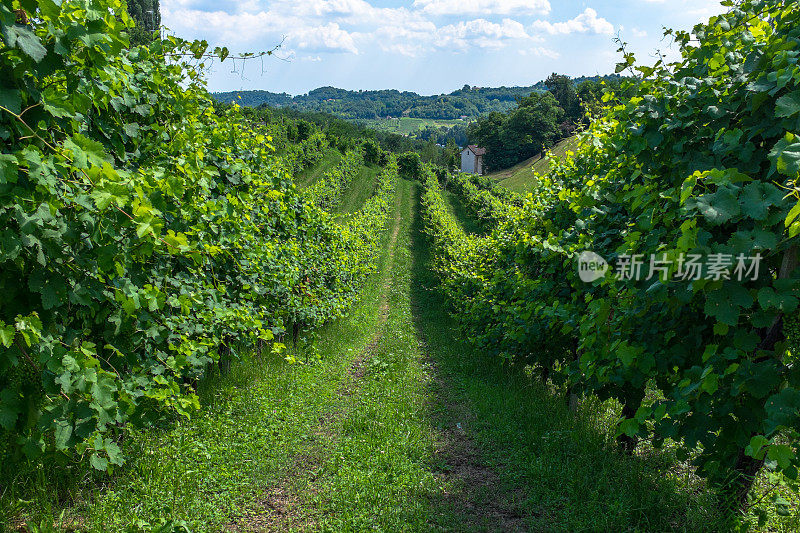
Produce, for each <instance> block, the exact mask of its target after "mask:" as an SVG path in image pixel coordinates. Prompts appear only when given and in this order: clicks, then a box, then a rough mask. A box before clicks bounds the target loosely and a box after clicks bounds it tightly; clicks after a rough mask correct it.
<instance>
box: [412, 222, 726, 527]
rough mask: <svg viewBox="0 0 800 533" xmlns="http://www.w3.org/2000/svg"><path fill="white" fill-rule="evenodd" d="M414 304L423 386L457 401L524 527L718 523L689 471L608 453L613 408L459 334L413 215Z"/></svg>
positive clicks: (662, 460)
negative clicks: (678, 472) (574, 406)
mask: <svg viewBox="0 0 800 533" xmlns="http://www.w3.org/2000/svg"><path fill="white" fill-rule="evenodd" d="M415 225H416V226H417V231H416V232H415V234H416V235H417V237H416V239H415V242H414V249H415V250H416V254H417V259H416V261H415V268H414V272H413V281H412V284H411V287H413V293H412V295H411V298H412V301H413V307H414V309H415V310H416V314H415V324H416V327H417V330H418V334H419V335H420V336H421V337H424V338H425V339H426V345H427V346H428V348H429V351H430V357H431V358H433V359H434V360H435V361H436V362H437V363H438V365H437V367H438V369H439V372H440V373H441V376H440V377H441V382H442V384H443V385H442V387H441V389H440V390H439V391H436V390H434V391H432V392H431V394H432V395H433V396H437V395H439V396H440V397H443V398H444V401H446V402H447V403H451V404H457V405H459V404H460V405H464V406H466V408H467V411H468V413H469V414H468V415H467V416H468V419H467V420H462V422H461V423H462V425H463V426H464V427H465V428H466V429H467V434H469V435H470V436H472V437H473V438H474V439H475V441H476V442H477V443H478V445H479V448H480V450H481V451H482V459H483V460H484V461H485V462H486V463H487V464H489V465H490V466H492V467H493V468H494V469H495V470H496V471H497V472H498V473H499V475H500V479H501V486H500V487H498V490H517V491H520V494H519V498H520V500H521V501H520V502H519V504H518V505H519V507H520V513H521V514H522V515H523V516H525V517H527V524H528V526H529V527H530V529H531V530H533V531H670V530H679V531H708V530H719V529H724V528H723V526H722V525H721V522H720V517H719V516H718V514H717V512H716V511H715V506H714V501H713V499H712V497H711V495H709V494H708V493H707V492H705V491H704V490H703V489H702V487H701V486H699V485H698V484H697V483H696V482H695V481H694V480H692V479H691V478H690V480H689V481H688V482H687V481H685V479H682V478H678V477H675V476H672V477H665V476H664V475H663V473H662V472H663V468H664V467H665V466H669V465H671V464H672V461H673V458H671V457H669V456H668V455H665V454H657V453H654V454H653V455H652V456H651V457H650V458H643V457H630V456H626V455H623V454H620V453H619V452H617V451H616V449H615V447H614V445H613V443H612V440H613V439H612V434H611V433H610V427H611V424H612V422H613V420H614V413H613V412H612V411H610V410H609V409H608V408H607V407H606V406H605V405H602V404H600V403H599V402H596V401H591V400H587V401H585V402H584V403H583V406H582V408H581V410H580V412H578V413H573V412H571V411H570V410H569V409H568V408H567V406H566V402H565V401H564V399H563V398H562V397H561V396H559V395H558V394H555V393H554V392H552V391H551V390H550V389H549V388H548V387H546V386H545V385H543V384H541V383H539V382H538V381H536V380H535V379H533V378H531V377H530V376H528V375H527V374H526V373H525V372H523V371H520V370H515V369H510V368H504V367H502V366H501V365H499V364H498V361H496V360H491V359H488V358H487V357H486V356H484V355H482V354H480V353H476V352H474V351H473V350H471V349H470V348H469V347H468V346H466V345H465V344H464V343H463V342H460V341H459V340H458V339H459V337H460V335H458V333H456V331H455V326H454V324H453V322H452V320H451V319H450V318H448V315H447V312H446V309H445V308H444V306H443V298H442V297H441V296H440V295H438V293H437V291H436V288H435V287H436V282H435V279H434V277H433V274H432V272H431V270H430V269H429V268H428V263H429V261H430V257H429V250H428V243H427V241H426V240H425V238H424V237H423V236H422V235H421V234H420V231H419V230H421V222H420V221H417V222H416V223H415Z"/></svg>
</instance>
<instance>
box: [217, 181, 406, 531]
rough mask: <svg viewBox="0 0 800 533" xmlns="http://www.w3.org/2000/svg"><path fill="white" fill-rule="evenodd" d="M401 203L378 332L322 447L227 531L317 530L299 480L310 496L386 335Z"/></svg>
mask: <svg viewBox="0 0 800 533" xmlns="http://www.w3.org/2000/svg"><path fill="white" fill-rule="evenodd" d="M401 203H402V198H401V197H400V194H399V189H398V193H396V194H395V207H394V217H393V219H392V226H391V232H390V234H389V236H388V239H387V258H386V261H385V263H384V268H383V270H382V272H381V281H380V283H381V285H380V293H379V296H378V301H377V307H378V313H379V314H378V321H377V325H376V327H375V332H374V333H373V335H372V337H371V338H370V340H369V341H368V342H367V345H366V346H365V347H364V348H362V349H361V350H360V351H359V352H358V354H357V355H356V357H355V358H354V359H353V361H352V362H351V363H350V367H349V369H348V372H347V374H346V375H345V377H344V379H343V380H342V382H341V384H340V385H339V388H338V389H337V396H339V399H340V401H339V402H337V403H336V404H335V405H333V406H331V407H330V409H329V410H328V411H327V412H326V413H324V414H323V416H322V417H320V419H319V425H318V426H317V427H316V428H315V429H314V437H315V439H316V440H317V442H319V443H320V444H318V445H317V446H315V447H313V448H312V449H310V450H308V451H307V452H305V453H302V454H298V455H297V456H296V457H295V458H294V460H293V462H292V465H291V466H290V468H289V469H288V471H287V473H286V474H285V475H284V477H283V479H282V480H281V482H280V483H279V484H278V485H277V486H275V487H273V488H272V489H270V490H268V491H267V493H266V494H265V495H264V497H263V498H262V499H261V500H260V501H259V502H257V504H256V507H255V512H250V513H248V514H247V515H245V516H243V517H240V518H239V519H238V520H236V521H235V522H233V523H231V524H229V525H228V526H227V527H226V529H227V530H228V531H283V530H288V529H292V530H295V529H299V530H308V529H313V528H314V523H313V521H311V520H309V519H308V518H307V517H304V515H303V513H302V512H300V508H301V503H300V502H301V498H300V495H299V494H298V491H297V490H296V489H297V487H296V485H297V480H298V479H299V478H302V477H308V481H309V482H310V483H308V484H307V485H306V486H305V487H304V489H305V490H306V491H311V492H313V491H315V486H314V481H315V480H316V474H315V472H316V471H317V470H318V469H319V467H320V465H321V463H322V459H323V457H324V455H325V452H326V450H327V449H329V448H330V447H331V446H332V444H333V442H334V441H335V439H336V431H335V430H334V429H333V426H335V425H336V424H337V423H338V422H339V421H340V419H341V418H342V416H344V413H345V408H346V406H345V405H343V403H344V402H343V401H342V399H343V398H344V397H347V396H351V395H353V394H354V393H355V391H356V390H357V389H358V382H359V380H360V379H362V378H363V377H364V374H365V366H366V364H367V361H368V360H369V359H370V358H371V357H372V356H373V355H374V353H375V349H376V347H377V346H378V344H379V342H380V339H381V337H382V335H383V332H384V327H385V325H386V321H387V320H388V317H389V298H388V292H389V289H390V287H391V281H392V272H393V270H394V263H395V251H396V247H397V236H398V234H399V232H400V225H401V220H402V212H401V209H400V204H401Z"/></svg>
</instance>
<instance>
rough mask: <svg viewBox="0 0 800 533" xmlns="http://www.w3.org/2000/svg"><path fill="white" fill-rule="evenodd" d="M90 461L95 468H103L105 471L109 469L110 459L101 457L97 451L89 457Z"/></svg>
mask: <svg viewBox="0 0 800 533" xmlns="http://www.w3.org/2000/svg"><path fill="white" fill-rule="evenodd" d="M89 463H90V464H91V465H92V467H93V468H94V469H95V470H101V471H103V472H106V471H107V470H108V459H106V458H105V457H101V456H100V455H99V454H97V453H93V454H92V456H91V457H90V458H89Z"/></svg>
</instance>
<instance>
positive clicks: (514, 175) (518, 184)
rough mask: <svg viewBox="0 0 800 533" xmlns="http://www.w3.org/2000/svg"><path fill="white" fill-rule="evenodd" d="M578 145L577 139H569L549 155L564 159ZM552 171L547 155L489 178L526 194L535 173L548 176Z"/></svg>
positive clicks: (559, 144) (528, 160) (553, 148)
mask: <svg viewBox="0 0 800 533" xmlns="http://www.w3.org/2000/svg"><path fill="white" fill-rule="evenodd" d="M576 145H577V138H575V137H569V138H567V139H564V140H562V141H560V142H558V143H557V144H556V145H555V146H553V147H552V148H551V149H550V150H549V151H548V154H552V155H555V156H558V157H564V155H565V154H566V153H567V151H568V150H574V149H575V148H576ZM549 170H550V161H549V158H548V157H547V155H545V157H540V156H539V155H536V156H534V157H531V158H530V159H526V160H525V161H523V162H522V163H517V164H516V165H514V166H513V167H511V168H507V169H505V170H499V171H497V172H493V173H491V174H489V175H488V176H489V177H490V178H494V179H495V180H497V182H498V183H500V185H502V186H504V187H507V188H508V189H511V190H512V191H515V192H520V193H525V192H528V191H529V190H530V188H531V184H532V183H533V181H534V180H535V179H536V176H535V174H534V173H539V174H542V175H544V174H546V173H547V172H548V171H549Z"/></svg>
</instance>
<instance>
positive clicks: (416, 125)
mask: <svg viewBox="0 0 800 533" xmlns="http://www.w3.org/2000/svg"><path fill="white" fill-rule="evenodd" d="M358 122H359V123H360V124H363V125H364V126H366V127H367V128H370V129H373V130H378V131H388V132H390V133H398V134H400V135H409V134H411V133H414V132H416V131H420V130H422V129H425V127H426V126H434V127H437V128H438V127H441V126H444V127H447V128H452V127H453V126H456V125H459V124H467V121H466V120H461V119H452V120H439V119H430V118H410V117H402V118H382V119H374V120H359V121H358Z"/></svg>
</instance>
